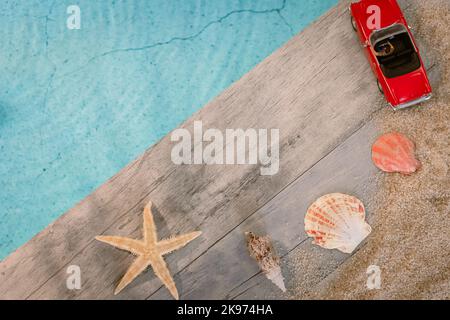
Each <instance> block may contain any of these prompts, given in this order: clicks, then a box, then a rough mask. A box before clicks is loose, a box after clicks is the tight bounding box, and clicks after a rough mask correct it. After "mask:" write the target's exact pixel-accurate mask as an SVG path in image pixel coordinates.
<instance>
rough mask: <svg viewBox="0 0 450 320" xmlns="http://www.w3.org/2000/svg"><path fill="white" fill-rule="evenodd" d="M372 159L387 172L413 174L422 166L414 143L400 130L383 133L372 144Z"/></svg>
mask: <svg viewBox="0 0 450 320" xmlns="http://www.w3.org/2000/svg"><path fill="white" fill-rule="evenodd" d="M372 161H373V163H374V164H375V165H376V166H377V167H378V168H379V169H381V170H383V171H385V172H400V173H403V174H411V173H413V172H415V171H416V170H417V169H419V168H420V166H421V164H420V162H419V161H418V160H417V159H416V158H415V157H414V143H413V142H412V141H411V140H409V139H408V138H407V137H405V136H404V135H402V134H401V133H398V132H391V133H387V134H385V135H382V136H381V137H379V138H378V139H377V141H375V143H374V144H373V146H372Z"/></svg>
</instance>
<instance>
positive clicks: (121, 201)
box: [0, 1, 382, 299]
mask: <svg viewBox="0 0 450 320" xmlns="http://www.w3.org/2000/svg"><path fill="white" fill-rule="evenodd" d="M348 3H349V1H342V2H341V3H340V4H339V5H338V6H337V7H335V8H333V9H332V10H330V11H329V12H328V13H327V14H325V15H324V16H323V17H321V18H320V19H319V20H318V21H316V22H315V23H314V24H312V25H311V26H310V27H308V28H307V29H305V30H304V31H303V32H301V33H300V34H298V35H297V36H295V37H294V38H293V39H292V40H291V41H289V42H288V43H287V44H286V45H284V46H283V47H282V48H280V49H279V50H277V51H276V52H274V53H273V54H272V55H271V56H269V57H268V58H266V59H265V60H264V61H263V62H261V63H260V64H259V65H258V66H256V67H255V68H254V69H253V70H252V71H250V72H249V73H248V74H246V75H245V76H243V77H242V78H241V79H240V80H239V81H237V82H236V83H235V84H233V85H232V86H231V87H230V88H228V89H227V90H225V91H224V92H223V93H222V94H220V95H219V96H218V97H217V98H216V99H214V100H213V101H211V102H210V103H209V104H207V105H206V106H205V107H204V108H203V109H201V110H200V111H199V112H197V113H196V114H195V115H194V116H193V117H191V118H190V119H188V120H187V121H186V122H185V123H184V124H183V125H182V127H184V128H187V129H188V130H190V131H192V128H193V121H195V120H201V121H202V122H203V127H204V128H205V129H206V128H216V129H219V130H222V131H224V130H225V129H226V128H256V129H259V128H268V129H270V128H279V129H280V171H279V173H278V174H276V175H274V176H261V175H260V171H259V166H256V165H239V166H237V165H220V166H206V165H182V166H177V165H174V164H173V163H172V162H171V159H170V152H171V148H172V147H173V143H172V142H171V141H170V136H166V137H165V138H163V139H162V140H161V141H160V142H159V143H157V144H156V145H154V146H153V147H152V148H150V149H149V150H147V151H146V152H145V153H144V154H143V155H141V156H140V157H139V158H138V159H136V160H135V161H134V162H132V163H131V164H129V165H128V166H127V167H126V168H124V169H123V170H122V171H120V172H119V173H118V174H117V175H116V176H114V177H113V178H111V179H110V180H109V181H107V182H106V183H105V184H104V185H102V186H101V187H100V188H99V189H97V190H96V191H95V192H93V193H92V194H91V195H89V196H88V197H87V198H85V199H84V200H83V201H81V202H80V203H79V204H77V205H76V206H75V207H74V208H72V209H71V210H69V211H68V212H67V213H66V214H64V215H63V216H62V217H61V218H59V219H58V220H57V221H55V222H54V223H53V224H51V225H50V226H48V227H47V228H46V229H45V230H44V231H42V232H41V233H39V234H38V235H37V236H36V237H34V238H33V239H32V240H30V241H29V242H28V243H26V244H25V245H24V246H22V247H21V248H19V249H18V250H17V251H16V252H14V253H13V254H11V255H10V256H9V257H7V258H6V259H5V260H3V261H2V262H1V263H0V299H14V298H16V299H17V298H18V299H25V298H31V299H52V298H58V299H87V298H94V299H95V298H105V299H112V298H120V299H146V298H158V297H160V298H162V297H164V298H167V297H168V296H167V292H164V290H160V288H161V282H160V281H159V280H158V279H157V278H156V277H155V276H154V274H153V271H151V270H148V271H147V272H146V273H144V274H142V275H141V276H140V277H138V278H137V279H136V280H135V281H134V282H133V283H132V284H130V286H129V287H127V288H126V289H125V290H123V291H122V292H121V294H120V295H118V296H116V297H114V296H113V292H114V287H115V286H116V285H117V283H118V281H119V279H120V278H121V277H122V276H123V274H124V272H125V271H126V269H127V268H128V266H129V265H130V263H131V262H132V260H133V257H132V256H131V255H129V254H128V253H126V252H122V251H119V250H117V249H114V248H111V247H109V246H107V245H104V244H102V243H99V242H97V241H95V240H94V237H95V236H97V235H100V234H105V235H120V236H127V237H131V238H140V237H141V232H142V230H141V222H142V214H141V213H142V209H143V207H144V205H145V204H146V203H147V201H149V200H152V201H153V203H154V205H155V210H154V214H155V223H156V225H157V228H158V233H159V238H160V239H162V238H164V237H166V236H168V235H176V234H179V233H185V232H190V231H193V230H201V231H202V232H203V233H202V236H201V237H200V238H198V239H196V240H195V241H194V242H192V243H191V244H189V245H188V246H186V247H185V248H183V249H182V250H179V251H177V252H174V253H173V254H171V255H169V256H167V258H166V261H167V264H168V266H169V269H170V270H171V272H172V274H173V276H174V279H175V281H176V283H177V286H178V289H179V293H180V298H194V297H195V298H212V297H226V298H233V297H234V296H236V295H239V294H241V291H242V290H241V289H242V286H243V285H245V283H247V282H246V281H247V280H248V277H252V275H254V274H255V272H256V271H257V270H256V269H255V265H254V263H252V262H251V260H249V258H247V253H246V252H244V250H243V249H245V246H244V247H242V246H241V245H240V244H241V242H240V241H241V238H240V235H239V234H240V231H241V230H240V229H239V228H242V227H243V226H245V224H243V222H245V223H250V222H247V221H254V222H253V225H252V226H254V227H255V226H256V227H258V228H259V229H261V230H262V229H263V227H264V224H263V223H264V221H266V223H270V233H271V234H275V235H278V234H279V235H280V236H281V238H280V239H277V241H279V242H281V243H282V247H283V248H285V249H284V250H286V251H288V250H290V249H292V246H295V245H296V244H295V242H296V241H297V242H298V241H299V239H302V238H301V237H302V236H303V235H302V230H301V228H300V227H299V221H301V214H300V213H301V212H303V209H304V206H305V205H306V203H307V201H308V200H310V199H312V198H313V196H317V195H320V194H322V193H324V192H326V191H327V187H328V188H330V191H331V187H330V186H331V185H333V184H332V182H333V180H330V181H329V180H326V181H328V184H327V182H320V180H321V179H325V175H324V174H320V175H318V173H314V172H315V171H314V167H316V166H318V165H319V164H321V163H322V162H323V161H325V159H326V158H327V156H328V155H331V153H332V152H333V150H335V149H336V148H337V147H338V146H340V145H341V144H342V143H343V142H345V141H346V140H347V139H348V138H349V137H351V136H355V135H356V136H358V137H364V134H363V133H358V131H359V130H360V129H361V128H362V127H363V126H364V124H365V123H367V122H368V121H369V120H370V118H371V115H372V114H373V113H374V112H375V111H376V110H377V109H378V108H379V107H380V102H381V101H382V98H381V96H380V95H379V93H378V90H377V87H376V85H374V83H375V80H374V77H373V76H372V75H371V71H370V69H369V66H368V63H367V61H366V60H365V57H364V55H363V54H362V52H361V51H362V49H361V48H360V46H359V45H358V41H357V38H356V36H355V35H354V33H353V31H352V29H351V26H350V23H349V16H348V12H347V8H348ZM130 54H132V53H130ZM367 143H369V142H367ZM344 146H347V148H351V145H348V144H346V145H344ZM341 148H343V147H341ZM336 150H337V149H336ZM360 151H361V150H360ZM335 152H336V151H335ZM340 154H341V155H342V152H341V153H340ZM343 159H344V158H343ZM338 160H339V159H338V158H336V159H335V161H336V165H335V166H334V167H332V168H331V169H333V168H334V170H335V171H336V172H341V174H350V172H349V171H348V169H345V170H344V169H342V170H344V171H339V170H341V169H340V168H341V166H343V165H344V160H340V161H338ZM355 165H357V164H356V163H355ZM322 166H323V167H324V169H325V168H326V167H327V166H326V165H322ZM362 169H364V168H362V167H360V168H359V169H358V170H362ZM355 170H356V169H355ZM314 176H315V177H316V178H321V179H316V180H314V179H312V178H311V177H314ZM307 177H310V179H309V180H306V181H304V179H306V178H307ZM355 179H360V178H355ZM361 179H362V178H361ZM301 181H303V182H301ZM340 181H342V183H343V186H344V187H345V186H346V188H347V189H348V192H349V193H353V194H358V190H352V189H353V187H354V185H353V183H349V182H344V181H345V179H344V180H340ZM361 181H362V180H361ZM294 182H295V183H294ZM294 184H295V185H296V186H297V187H298V188H300V186H299V184H306V185H305V186H302V187H301V188H302V190H304V191H302V192H305V193H307V189H308V188H310V189H312V190H310V191H309V193H307V196H306V197H302V198H301V200H302V202H296V201H295V200H297V199H299V196H298V194H297V193H295V192H294V193H292V192H288V191H289V190H292V185H294ZM318 184H320V186H322V187H323V188H321V187H320V186H318ZM333 191H334V190H333ZM341 191H346V190H342V189H341ZM352 191H353V192H352ZM287 195H289V196H287ZM283 196H286V197H293V199H291V200H285V203H286V205H287V207H282V208H285V210H287V211H286V212H289V214H287V213H286V214H281V215H283V216H281V217H278V216H274V215H273V214H272V215H268V213H269V212H271V211H272V209H275V207H273V206H274V204H275V203H276V204H277V205H278V204H279V203H280V201H279V200H277V199H279V198H280V197H283ZM297 205H298V206H297ZM277 210H283V209H277ZM278 212H280V211H278ZM294 212H299V216H298V219H295V221H294V222H293V221H291V220H287V219H288V218H289V219H291V218H292V219H294ZM249 217H252V218H249ZM295 217H296V216H295ZM265 219H269V220H265ZM285 219H286V220H285ZM258 221H260V222H258ZM286 225H287V226H288V228H286V229H284V227H285V226H286ZM265 226H266V227H267V225H265ZM299 228H300V229H299ZM267 231H268V232H269V230H268V229H267ZM277 237H278V236H277ZM299 237H300V238H299ZM230 239H232V240H233V241H231V240H230ZM301 241H302V240H300V242H301ZM297 245H298V244H297ZM220 248H222V249H220ZM236 258H238V260H239V261H242V263H241V265H240V266H234V262H233V261H236ZM244 261H248V264H247V263H243V262H244ZM200 263H201V265H200ZM70 265H78V266H80V268H81V272H82V290H68V289H67V288H66V278H67V274H66V270H67V267H68V266H70ZM235 273H236V274H235ZM211 279H212V280H211ZM206 280H208V281H206ZM210 280H211V281H212V282H211V281H210ZM228 281H229V282H230V284H232V285H233V286H234V287H235V288H234V287H230V286H229V285H228V283H227V282H228ZM243 283H244V284H243ZM213 284H214V285H213ZM213 287H214V288H213ZM211 290H212V291H211Z"/></svg>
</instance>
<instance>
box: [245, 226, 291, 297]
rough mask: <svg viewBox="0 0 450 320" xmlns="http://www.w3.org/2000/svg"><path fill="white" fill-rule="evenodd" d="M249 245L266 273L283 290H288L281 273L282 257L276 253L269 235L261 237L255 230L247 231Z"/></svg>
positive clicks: (252, 254)
mask: <svg viewBox="0 0 450 320" xmlns="http://www.w3.org/2000/svg"><path fill="white" fill-rule="evenodd" d="M245 236H246V238H247V247H248V251H249V252H250V256H252V257H253V258H254V259H255V260H256V262H258V265H259V267H260V268H261V270H262V271H263V273H264V275H265V276H266V277H267V278H268V279H269V280H270V281H272V282H273V283H274V284H275V285H276V286H277V287H278V288H280V289H281V291H283V292H286V287H285V285H284V278H283V275H282V274H281V268H280V258H279V257H278V256H277V255H276V253H275V250H274V249H273V246H272V243H271V242H270V238H269V237H268V236H265V237H259V236H257V235H255V234H254V233H253V232H246V233H245Z"/></svg>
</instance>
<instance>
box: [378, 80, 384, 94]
mask: <svg viewBox="0 0 450 320" xmlns="http://www.w3.org/2000/svg"><path fill="white" fill-rule="evenodd" d="M377 87H378V90H380V92H381V94H382V95H384V91H383V88H382V87H381V83H380V81H378V80H377Z"/></svg>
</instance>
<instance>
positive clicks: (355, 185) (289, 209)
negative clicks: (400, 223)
mask: <svg viewBox="0 0 450 320" xmlns="http://www.w3.org/2000/svg"><path fill="white" fill-rule="evenodd" d="M377 134H378V133H377V129H376V127H375V125H374V123H373V122H369V123H367V124H366V125H364V126H363V127H362V128H361V129H359V130H357V131H356V132H355V133H354V134H353V135H352V136H351V137H350V138H349V139H347V140H346V141H345V142H344V143H342V144H341V145H340V146H339V147H338V148H336V149H335V150H333V151H332V152H331V153H330V154H329V155H327V156H326V157H325V158H323V159H322V160H321V161H320V162H318V163H317V164H316V165H314V166H313V167H312V168H311V169H310V170H308V171H307V172H306V173H304V174H303V175H301V176H300V177H299V178H298V179H296V180H295V181H294V182H293V183H292V184H290V185H289V186H288V187H287V188H286V189H284V190H283V191H281V192H280V193H279V194H278V195H277V196H276V197H274V198H273V199H272V200H271V201H269V202H268V203H267V204H265V205H264V206H263V207H262V208H260V209H259V210H258V211H256V212H255V213H254V214H252V215H251V216H250V217H249V218H248V219H247V220H245V221H243V222H242V223H241V224H240V225H239V226H237V227H236V228H235V229H234V230H233V231H231V232H230V233H229V234H227V235H226V237H224V238H223V239H222V240H221V241H219V242H218V243H216V244H215V245H214V246H213V247H211V248H210V249H209V250H208V251H207V252H206V253H204V254H203V255H202V256H201V257H199V258H198V259H197V260H196V261H194V262H193V263H192V264H190V265H189V266H188V267H187V268H185V269H184V270H183V271H182V272H180V273H179V274H178V275H177V277H176V281H177V284H178V285H179V287H181V288H183V295H182V296H181V297H182V298H184V299H201V298H205V288H208V293H207V297H208V298H211V299H232V298H234V297H236V296H240V295H241V296H243V297H244V298H250V299H252V298H264V297H266V295H267V294H268V293H270V294H271V295H270V297H271V298H286V297H288V296H287V295H283V294H282V292H281V291H280V290H279V289H278V288H277V287H275V286H274V285H273V284H272V283H271V282H270V281H269V280H268V279H267V278H265V277H264V276H263V275H260V274H259V269H258V267H257V265H256V263H255V262H254V261H253V259H252V258H250V257H249V255H248V252H247V248H246V244H245V239H244V235H243V234H244V232H245V231H254V232H256V233H259V234H268V235H269V236H270V237H271V238H272V239H274V244H275V246H276V248H277V252H278V253H279V254H280V256H284V258H283V260H282V262H283V267H284V266H295V268H296V270H289V268H287V267H284V270H283V271H284V274H285V277H286V279H285V281H286V287H287V288H288V290H289V289H290V287H292V286H294V285H298V284H299V283H300V284H301V285H302V286H305V287H309V286H311V285H314V284H315V283H316V282H317V281H319V280H321V279H322V277H323V275H324V274H328V273H330V272H332V271H333V270H334V269H335V268H336V266H338V265H339V264H340V263H342V261H343V260H344V259H346V258H347V257H348V256H349V255H347V254H343V253H341V252H339V251H336V250H324V249H321V248H320V249H318V248H317V246H313V245H312V244H311V242H312V240H311V239H308V238H307V236H306V233H305V232H304V223H303V220H304V216H305V213H306V210H307V208H308V206H309V205H310V204H311V203H312V202H313V201H314V200H315V199H317V198H318V197H319V196H321V195H323V194H326V193H331V192H343V193H348V194H352V195H355V196H357V197H358V198H360V199H361V200H362V201H363V202H364V203H365V205H366V206H367V205H369V207H370V198H371V194H372V193H373V191H374V190H375V189H376V179H375V178H376V174H377V172H378V170H377V169H376V168H375V166H374V165H373V164H372V161H371V151H370V150H371V149H370V142H371V141H373V140H374V139H375V138H376V136H377ZM369 214H370V212H369ZM368 216H369V221H370V215H368ZM291 251H294V252H299V251H302V253H303V251H304V254H302V255H298V254H297V255H294V254H290V253H291ZM298 257H302V259H298ZM291 258H292V259H291ZM294 258H295V259H296V261H291V260H293V259H294ZM291 269H293V268H291ZM297 270H301V272H300V273H301V275H299V274H298V272H295V271H297ZM249 288H250V289H249ZM242 292H246V294H243V293H242ZM169 297H170V295H169V294H168V293H167V292H166V290H165V289H164V288H162V289H161V290H158V291H157V292H156V293H155V294H154V295H152V296H151V297H150V298H151V299H166V298H169Z"/></svg>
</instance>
